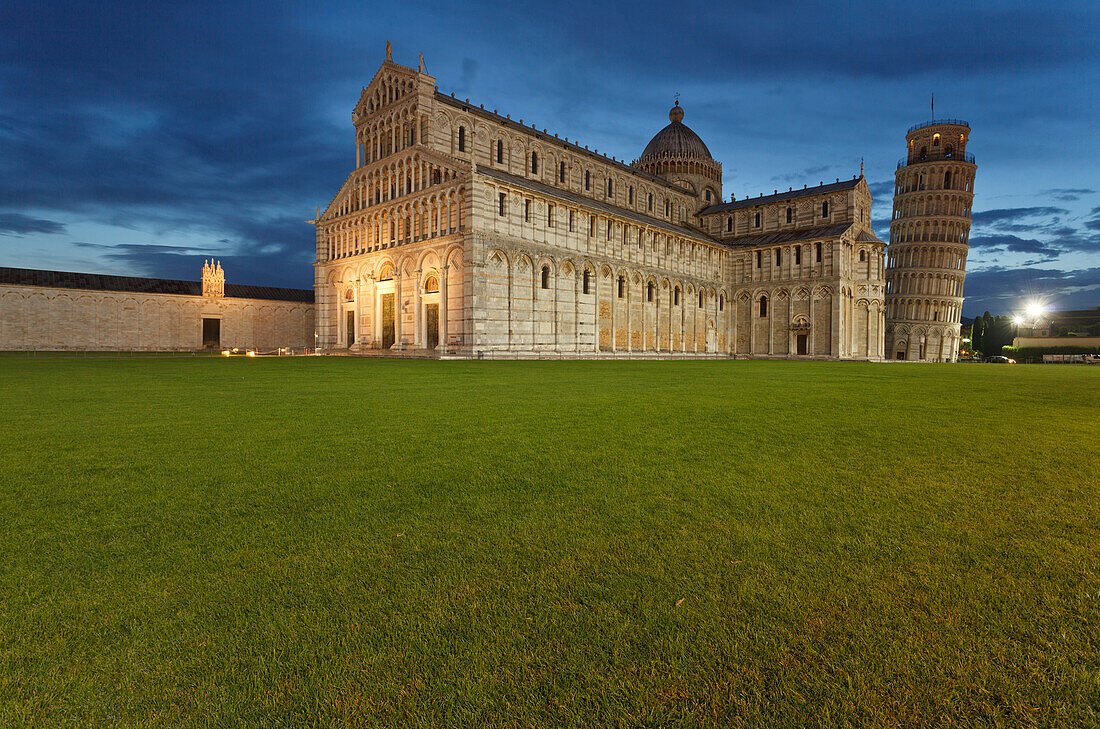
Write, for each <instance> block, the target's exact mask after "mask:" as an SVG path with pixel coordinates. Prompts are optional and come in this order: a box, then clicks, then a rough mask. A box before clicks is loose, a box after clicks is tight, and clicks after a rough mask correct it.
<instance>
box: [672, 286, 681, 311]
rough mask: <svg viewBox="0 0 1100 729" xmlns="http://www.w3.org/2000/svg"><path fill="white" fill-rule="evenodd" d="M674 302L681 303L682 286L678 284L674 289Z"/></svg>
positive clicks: (677, 304) (675, 303)
mask: <svg viewBox="0 0 1100 729" xmlns="http://www.w3.org/2000/svg"><path fill="white" fill-rule="evenodd" d="M672 303H673V304H674V305H676V306H679V305H680V287H679V286H677V287H676V288H675V289H673V290H672Z"/></svg>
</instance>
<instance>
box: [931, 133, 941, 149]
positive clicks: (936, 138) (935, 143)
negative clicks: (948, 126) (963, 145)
mask: <svg viewBox="0 0 1100 729" xmlns="http://www.w3.org/2000/svg"><path fill="white" fill-rule="evenodd" d="M932 146H933V147H938V146H940V135H939V134H933V135H932Z"/></svg>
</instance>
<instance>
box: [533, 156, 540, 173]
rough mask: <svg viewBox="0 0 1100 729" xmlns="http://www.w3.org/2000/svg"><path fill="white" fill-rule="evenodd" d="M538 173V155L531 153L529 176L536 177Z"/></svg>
mask: <svg viewBox="0 0 1100 729" xmlns="http://www.w3.org/2000/svg"><path fill="white" fill-rule="evenodd" d="M538 173H539V153H538V152H532V153H531V174H532V175H537V174H538Z"/></svg>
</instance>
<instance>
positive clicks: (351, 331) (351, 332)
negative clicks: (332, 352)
mask: <svg viewBox="0 0 1100 729" xmlns="http://www.w3.org/2000/svg"><path fill="white" fill-rule="evenodd" d="M347 316H348V327H347V329H348V347H349V348H350V347H351V345H353V344H355V312H354V311H349V312H347Z"/></svg>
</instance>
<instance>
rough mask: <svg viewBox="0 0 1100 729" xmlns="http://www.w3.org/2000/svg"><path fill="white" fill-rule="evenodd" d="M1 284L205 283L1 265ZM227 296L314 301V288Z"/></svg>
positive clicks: (168, 290) (244, 290)
mask: <svg viewBox="0 0 1100 729" xmlns="http://www.w3.org/2000/svg"><path fill="white" fill-rule="evenodd" d="M0 284H7V285H9V286H45V287H48V288H57V289H85V290H92V291H122V292H128V293H137V294H175V295H177V296H202V284H201V283H200V282H198V281H178V280H174V279H167V278H141V277H138V276H108V275H105V274H101V273H73V272H71V271H43V270H40V269H34V268H3V267H0ZM225 295H226V297H227V298H235V299H265V300H270V301H297V302H301V303H307V304H312V303H313V290H312V289H284V288H278V287H275V286H248V285H245V284H230V283H227V284H226V285H225Z"/></svg>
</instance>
